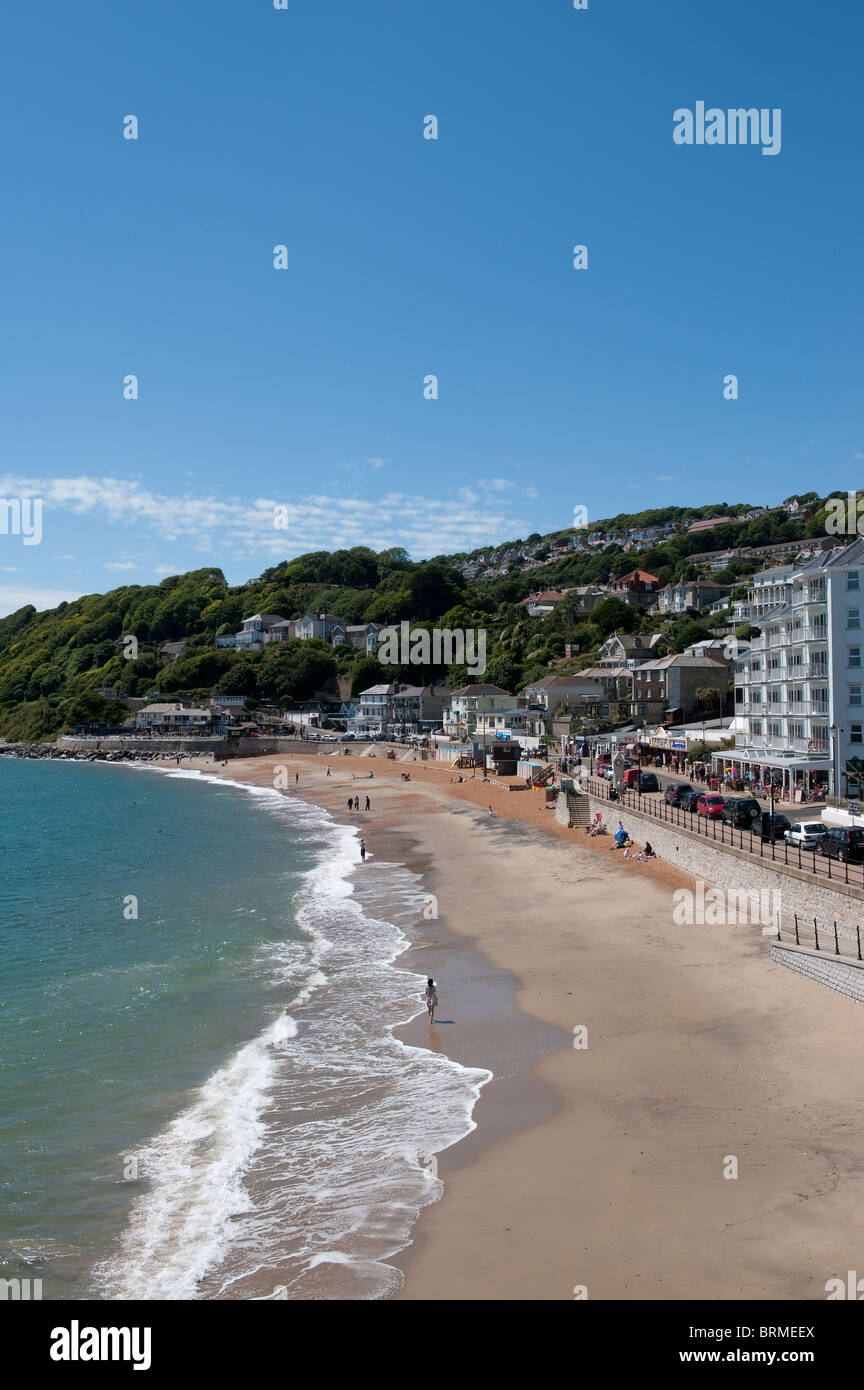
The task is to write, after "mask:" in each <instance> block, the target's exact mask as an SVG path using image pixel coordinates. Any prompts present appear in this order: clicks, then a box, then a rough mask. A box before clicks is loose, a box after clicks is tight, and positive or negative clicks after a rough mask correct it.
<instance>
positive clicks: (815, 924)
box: [813, 917, 819, 951]
mask: <svg viewBox="0 0 864 1390" xmlns="http://www.w3.org/2000/svg"><path fill="white" fill-rule="evenodd" d="M813 935H814V936H815V937H816V950H817V951H818V950H819V923H818V922H817V921H816V918H815V917H814V918H813Z"/></svg>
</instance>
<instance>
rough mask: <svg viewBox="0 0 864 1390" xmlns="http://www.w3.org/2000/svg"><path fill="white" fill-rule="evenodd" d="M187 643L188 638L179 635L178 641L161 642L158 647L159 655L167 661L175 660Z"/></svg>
mask: <svg viewBox="0 0 864 1390" xmlns="http://www.w3.org/2000/svg"><path fill="white" fill-rule="evenodd" d="M188 645H189V639H188V638H187V637H181V638H180V640H179V642H163V643H162V646H161V647H160V648H159V655H160V656H164V657H165V659H166V660H167V661H176V660H177V657H178V656H179V655H180V653H181V652H182V651H185V649H186V648H187V647H188Z"/></svg>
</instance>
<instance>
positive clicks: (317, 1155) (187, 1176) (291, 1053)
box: [96, 769, 491, 1299]
mask: <svg viewBox="0 0 864 1390" xmlns="http://www.w3.org/2000/svg"><path fill="white" fill-rule="evenodd" d="M153 770H158V769H153ZM166 775H167V776H169V777H183V778H184V779H190V778H191V779H196V780H199V781H201V782H207V783H213V784H217V785H219V786H222V787H223V788H224V787H226V786H230V787H234V788H238V789H240V790H242V791H243V792H245V793H247V794H248V795H249V796H250V797H251V798H253V799H254V800H255V801H256V803H257V804H258V805H259V806H260V807H261V809H262V810H264V811H266V812H267V813H269V814H272V815H276V816H278V817H280V818H282V819H283V820H284V821H285V823H286V828H289V827H290V829H291V831H292V834H293V835H294V837H295V838H299V840H300V843H301V844H302V843H303V842H304V841H305V842H307V843H308V845H309V847H310V848H313V847H314V852H315V862H314V863H313V865H312V866H311V867H310V868H309V869H308V871H306V873H305V874H304V875H303V878H302V881H301V886H300V888H299V891H298V892H297V893H296V895H295V898H294V903H293V911H294V917H295V920H296V924H297V926H298V927H299V929H300V931H301V933H302V943H298V942H297V941H290V940H284V941H273V942H269V943H267V945H266V946H265V947H262V948H261V949H260V950H259V953H258V955H259V965H260V968H261V969H262V970H264V971H266V972H267V973H268V975H269V978H270V982H271V984H272V987H273V989H274V991H276V992H277V993H278V994H279V996H280V999H281V1000H282V1001H283V1010H282V1012H281V1013H280V1014H279V1015H278V1016H277V1017H276V1018H275V1019H274V1020H273V1021H272V1022H271V1023H269V1024H268V1026H267V1027H266V1028H265V1029H264V1030H263V1031H262V1032H261V1034H260V1035H259V1036H258V1037H257V1038H255V1039H254V1040H253V1041H251V1042H249V1043H248V1044H246V1045H245V1046H244V1047H242V1048H241V1049H240V1050H239V1051H238V1052H237V1054H236V1055H235V1056H234V1058H233V1059H232V1060H231V1061H230V1062H228V1063H227V1064H226V1065H225V1066H224V1067H222V1068H220V1069H219V1070H218V1071H217V1072H216V1073H215V1074H214V1075H213V1076H211V1077H210V1078H209V1079H208V1081H207V1082H206V1083H205V1084H204V1085H203V1086H202V1087H201V1089H200V1091H199V1092H198V1093H197V1095H196V1097H195V1099H194V1100H193V1101H192V1102H191V1104H189V1105H188V1106H187V1107H185V1108H184V1109H183V1111H182V1112H181V1113H180V1114H179V1115H178V1116H177V1117H176V1118H175V1119H174V1120H173V1121H172V1122H171V1123H170V1124H169V1125H168V1126H167V1127H166V1128H165V1130H164V1131H163V1132H162V1133H161V1134H160V1135H158V1136H156V1138H154V1139H153V1140H152V1141H151V1142H150V1143H149V1144H147V1145H145V1146H144V1147H143V1148H142V1150H141V1151H140V1160H141V1175H142V1177H143V1179H144V1181H145V1182H146V1183H147V1190H146V1191H145V1192H144V1193H143V1194H142V1195H141V1196H140V1197H139V1198H138V1199H137V1200H136V1201H135V1203H134V1204H133V1207H132V1210H131V1213H130V1219H129V1224H128V1227H127V1229H126V1231H125V1232H124V1234H123V1236H122V1238H121V1243H120V1247H119V1249H118V1251H117V1252H116V1254H115V1255H114V1256H113V1257H112V1258H111V1259H110V1260H108V1261H106V1262H105V1263H104V1264H103V1265H102V1266H100V1268H99V1270H98V1271H97V1280H96V1282H97V1288H98V1289H99V1290H100V1292H101V1293H102V1295H103V1296H104V1297H107V1298H119V1299H132V1298H142V1299H196V1298H226V1297H227V1298H231V1297H235V1298H236V1297H241V1298H270V1297H290V1298H299V1299H302V1298H310V1299H320V1298H336V1297H338V1298H381V1297H384V1296H386V1295H387V1294H389V1293H392V1292H393V1291H394V1290H395V1289H396V1288H398V1286H399V1284H400V1283H401V1275H400V1273H399V1271H398V1270H396V1269H395V1268H394V1267H393V1266H392V1265H390V1264H388V1263H387V1261H388V1260H389V1259H390V1258H392V1256H393V1255H394V1254H395V1253H396V1252H398V1251H399V1250H401V1249H404V1248H405V1246H406V1245H407V1244H409V1243H410V1239H411V1230H412V1227H413V1225H414V1222H415V1221H416V1219H417V1216H418V1215H419V1212H420V1211H421V1210H422V1208H423V1207H424V1206H426V1205H428V1204H429V1203H430V1202H433V1201H436V1200H438V1198H439V1197H440V1195H441V1192H442V1185H441V1183H440V1181H439V1180H438V1179H437V1177H436V1176H435V1175H434V1173H435V1168H434V1164H433V1163H432V1162H431V1156H433V1155H435V1154H437V1153H440V1152H441V1151H442V1150H444V1149H446V1148H449V1147H450V1146H451V1145H453V1144H455V1143H457V1142H458V1141H459V1140H460V1139H462V1138H463V1137H464V1136H465V1135H466V1134H468V1133H469V1132H470V1131H471V1130H472V1129H473V1128H474V1127H475V1122H474V1120H473V1118H472V1112H473V1109H474V1106H475V1104H476V1101H477V1098H478V1097H479V1095H480V1091H481V1089H482V1087H483V1086H484V1085H485V1084H486V1082H487V1081H488V1080H490V1078H491V1073H490V1072H488V1071H486V1070H484V1069H479V1068H469V1067H465V1066H463V1065H461V1064H460V1063H457V1062H454V1061H452V1060H451V1059H449V1058H447V1057H444V1056H442V1055H441V1054H440V1053H435V1052H432V1051H430V1050H428V1049H426V1048H418V1047H413V1046H410V1045H408V1044H406V1043H403V1042H401V1041H400V1040H399V1039H397V1038H395V1037H394V1035H393V1030H394V1029H395V1028H396V1027H397V1026H399V1025H400V1024H402V1023H405V1022H407V1021H408V1020H410V1019H411V1018H413V1017H416V1016H417V1014H419V1013H420V1012H422V1009H423V1004H422V989H423V985H424V983H425V980H424V978H423V977H422V976H420V975H418V974H417V973H416V972H414V971H411V970H407V969H404V968H400V967H399V966H398V964H396V962H397V961H398V958H399V957H400V956H401V955H402V953H403V952H404V950H405V949H406V947H407V946H408V945H410V941H409V938H408V937H407V936H406V934H405V932H404V931H403V930H402V926H401V925H400V923H401V922H404V923H407V922H408V921H410V920H416V919H417V918H418V917H419V916H420V912H421V910H422V905H423V902H424V898H423V895H422V893H421V892H420V889H419V886H418V885H419V879H418V877H417V876H416V875H414V874H411V873H410V872H409V871H408V870H407V869H406V868H404V867H403V866H401V865H398V864H384V863H376V862H374V861H373V862H372V863H371V864H370V863H369V861H367V865H366V868H365V869H364V872H363V893H362V902H361V900H360V896H359V895H358V893H357V892H356V891H355V885H354V882H353V881H352V875H353V874H354V872H355V871H356V870H357V869H358V868H359V862H358V854H357V838H358V837H357V832H356V830H355V829H354V828H353V827H350V826H344V825H339V824H337V823H336V822H334V821H333V819H332V817H331V816H330V815H329V813H328V812H327V811H325V810H323V809H322V808H320V807H317V806H314V805H310V804H309V803H308V802H305V801H303V800H301V799H298V798H295V797H292V796H290V795H288V794H286V793H283V792H281V791H279V790H277V789H275V788H269V787H252V786H250V785H249V784H247V783H242V782H234V781H233V780H231V779H225V778H221V777H218V776H213V775H208V774H207V773H200V772H194V771H182V770H179V769H178V770H176V771H172V770H170V769H169V770H167V773H166ZM370 870H371V872H369V871H370Z"/></svg>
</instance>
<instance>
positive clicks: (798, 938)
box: [792, 912, 801, 946]
mask: <svg viewBox="0 0 864 1390" xmlns="http://www.w3.org/2000/svg"><path fill="white" fill-rule="evenodd" d="M792 915H793V917H794V918H795V945H796V946H800V945H801V937H800V936H799V935H798V913H797V912H794V913H793V914H792Z"/></svg>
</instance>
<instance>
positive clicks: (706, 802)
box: [696, 792, 725, 820]
mask: <svg viewBox="0 0 864 1390" xmlns="http://www.w3.org/2000/svg"><path fill="white" fill-rule="evenodd" d="M724 804H725V801H724V798H723V797H722V796H718V795H717V793H716V792H705V794H704V796H700V798H699V800H698V801H697V802H696V814H697V815H698V816H707V817H708V819H709V820H719V819H720V817H721V816H722V814H723V806H724Z"/></svg>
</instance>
